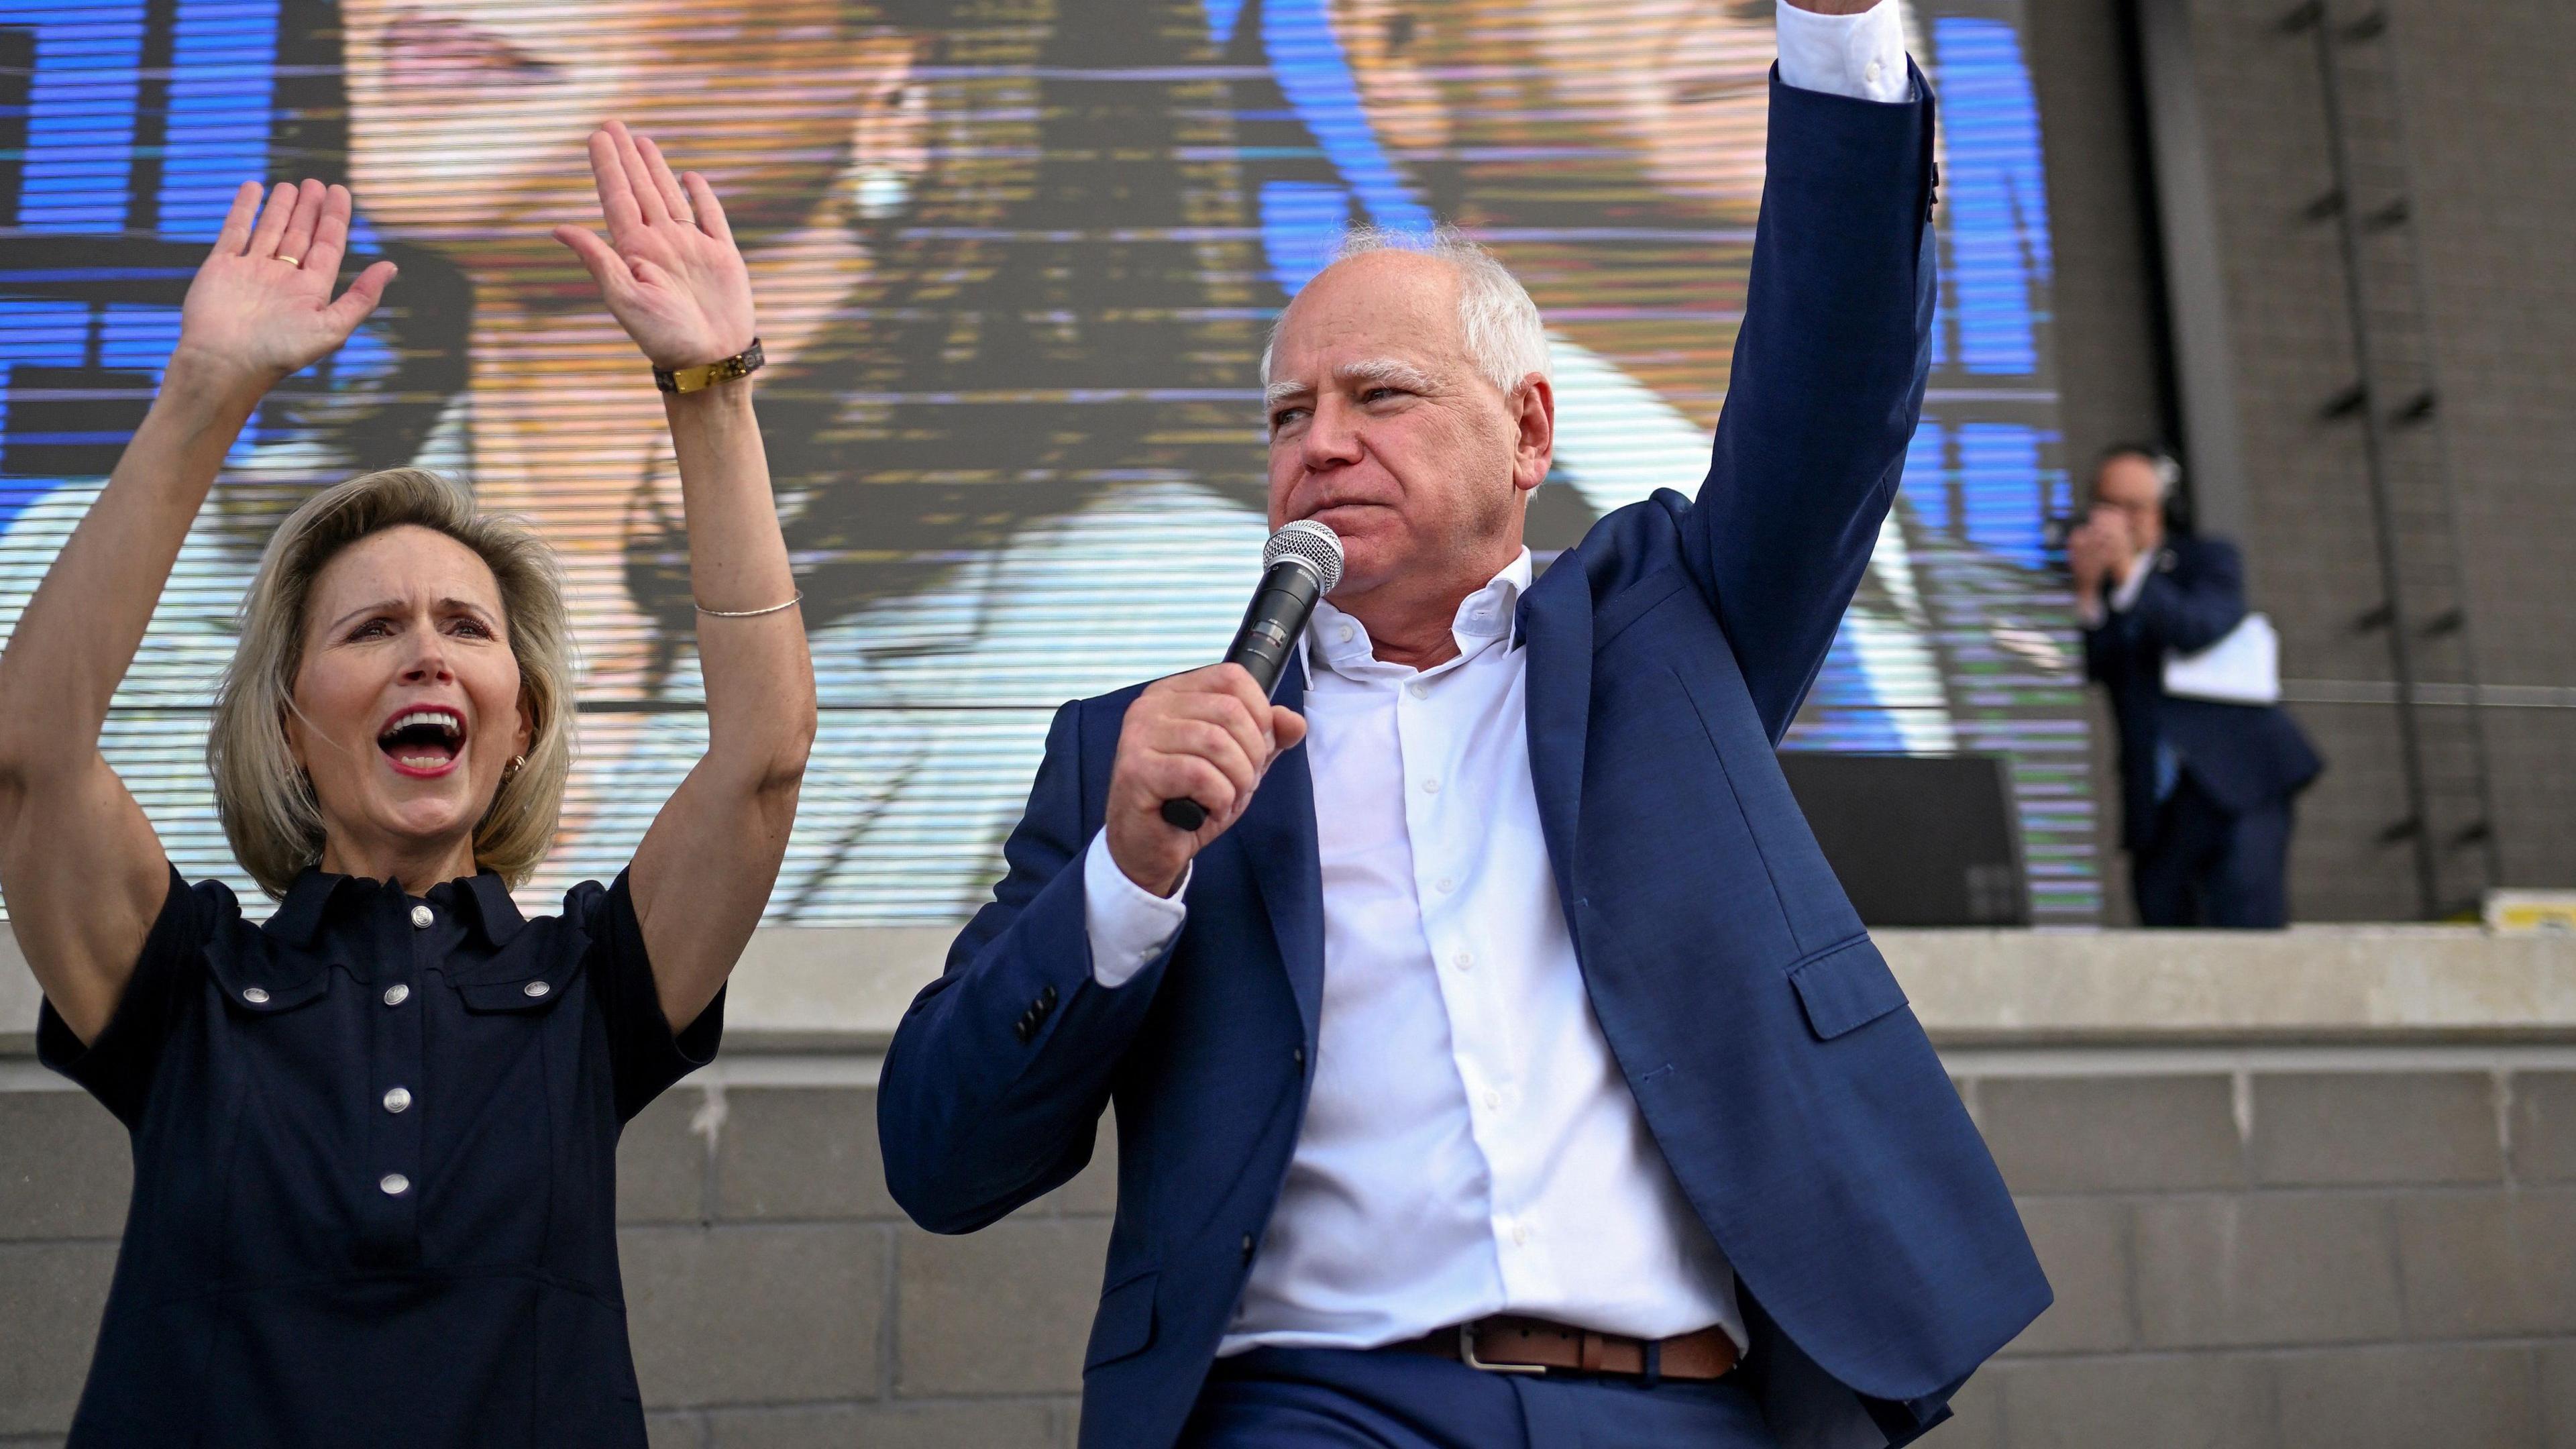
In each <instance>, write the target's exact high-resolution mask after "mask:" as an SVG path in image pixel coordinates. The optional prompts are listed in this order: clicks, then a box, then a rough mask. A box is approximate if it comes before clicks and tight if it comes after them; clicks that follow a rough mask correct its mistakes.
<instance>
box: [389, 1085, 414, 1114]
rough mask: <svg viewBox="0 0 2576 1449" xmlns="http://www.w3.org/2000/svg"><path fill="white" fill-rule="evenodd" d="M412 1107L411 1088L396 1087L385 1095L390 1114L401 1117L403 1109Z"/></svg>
mask: <svg viewBox="0 0 2576 1449" xmlns="http://www.w3.org/2000/svg"><path fill="white" fill-rule="evenodd" d="M410 1105H411V1088H409V1087H396V1088H394V1089H393V1090H392V1091H390V1092H387V1093H385V1110H386V1111H388V1112H392V1113H395V1114H397V1115H399V1114H401V1112H402V1111H403V1109H405V1108H407V1107H409V1106H410Z"/></svg>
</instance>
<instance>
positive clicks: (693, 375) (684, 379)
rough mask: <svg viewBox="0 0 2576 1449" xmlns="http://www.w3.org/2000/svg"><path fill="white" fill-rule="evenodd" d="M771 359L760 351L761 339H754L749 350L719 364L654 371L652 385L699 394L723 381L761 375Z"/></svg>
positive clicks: (672, 390) (746, 349)
mask: <svg viewBox="0 0 2576 1449" xmlns="http://www.w3.org/2000/svg"><path fill="white" fill-rule="evenodd" d="M768 360H769V359H768V357H767V356H765V355H763V354H762V352H761V350H760V339H759V338H757V337H755V338H753V339H751V345H750V346H749V347H746V348H744V349H743V350H742V351H740V352H737V353H735V354H734V355H733V356H731V357H728V358H725V359H723V360H722V361H719V362H709V363H704V364H701V365H699V366H697V367H683V368H678V369H676V370H674V369H669V368H660V367H657V368H654V369H653V385H654V386H655V387H658V388H660V389H661V390H662V391H664V392H698V391H700V390H702V389H705V388H710V387H713V386H715V385H716V384H717V383H720V382H732V381H733V380H734V379H736V378H742V377H749V376H751V375H752V374H753V373H755V372H758V371H759V370H760V365H761V364H762V363H764V362H767V361H768Z"/></svg>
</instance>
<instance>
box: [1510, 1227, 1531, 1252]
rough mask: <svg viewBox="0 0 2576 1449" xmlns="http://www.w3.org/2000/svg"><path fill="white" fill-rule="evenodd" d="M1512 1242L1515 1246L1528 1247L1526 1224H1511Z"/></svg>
mask: <svg viewBox="0 0 2576 1449" xmlns="http://www.w3.org/2000/svg"><path fill="white" fill-rule="evenodd" d="M1512 1241H1513V1243H1515V1244H1517V1245H1520V1246H1523V1247H1526V1246H1528V1244H1529V1228H1528V1226H1527V1225H1526V1224H1522V1223H1514V1224H1512Z"/></svg>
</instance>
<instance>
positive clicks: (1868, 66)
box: [1779, 0, 1914, 103]
mask: <svg viewBox="0 0 2576 1449" xmlns="http://www.w3.org/2000/svg"><path fill="white" fill-rule="evenodd" d="M1779 14H1780V79H1781V81H1782V82H1783V83H1784V84H1787V85H1793V86H1796V87H1798V88H1799V89H1800V90H1807V91H1823V92H1824V93H1826V94H1827V95H1836V96H1849V97H1851V98H1852V99H1853V100H1856V101H1882V102H1888V103H1895V102H1900V101H1910V100H1912V99H1914V83H1913V81H1912V79H1911V78H1910V77H1908V76H1907V74H1906V71H1905V14H1904V7H1903V6H1902V5H1900V4H1899V3H1898V0H1878V3H1877V4H1876V5H1874V6H1872V7H1870V8H1869V9H1867V10H1864V11H1862V12H1861V13H1860V14H1858V15H1818V14H1817V13H1815V12H1814V11H1812V10H1801V9H1799V8H1798V7H1797V6H1795V5H1791V4H1786V3H1784V4H1782V5H1781V6H1779Z"/></svg>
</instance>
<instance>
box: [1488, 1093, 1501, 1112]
mask: <svg viewBox="0 0 2576 1449" xmlns="http://www.w3.org/2000/svg"><path fill="white" fill-rule="evenodd" d="M1501 1105H1503V1094H1502V1093H1500V1092H1497V1091H1494V1090H1492V1089H1490V1088H1488V1089H1487V1090H1486V1092H1485V1110H1486V1111H1488V1112H1490V1111H1492V1110H1494V1109H1495V1108H1497V1107H1500V1106H1501Z"/></svg>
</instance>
